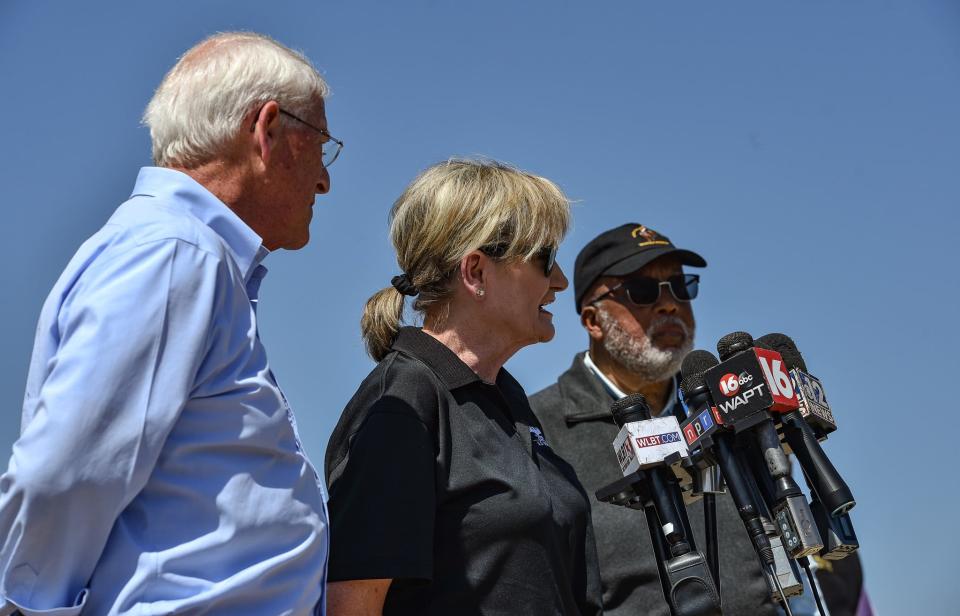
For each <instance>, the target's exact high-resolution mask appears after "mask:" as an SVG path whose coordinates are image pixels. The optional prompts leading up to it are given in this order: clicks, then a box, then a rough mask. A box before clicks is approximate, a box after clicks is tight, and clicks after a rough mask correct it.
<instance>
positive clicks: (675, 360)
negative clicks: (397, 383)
mask: <svg viewBox="0 0 960 616" xmlns="http://www.w3.org/2000/svg"><path fill="white" fill-rule="evenodd" d="M597 322H598V323H599V325H600V329H601V330H602V331H603V348H604V349H606V351H607V353H609V354H610V356H611V357H613V359H615V360H616V361H617V362H618V363H619V364H620V365H621V366H623V367H624V368H626V369H628V370H630V372H633V373H634V374H636V375H637V376H639V377H641V378H643V380H644V381H645V382H647V383H659V382H660V381H665V380H667V379H669V378H670V377H672V376H673V375H674V374H676V373H677V372H679V371H680V365H681V364H682V363H683V358H684V357H686V355H687V353H689V352H690V350H691V349H693V334H694V332H693V329H691V328H690V327H687V324H686V323H684V322H683V320H682V319H680V318H679V317H675V316H669V315H663V316H660V317H657V318H656V319H654V320H653V321H652V322H651V323H650V325H649V326H648V327H647V328H646V331H645V332H644V333H643V334H641V335H640V336H639V337H634V336H632V335H630V333H629V332H627V330H625V329H624V328H623V326H622V325H620V322H619V321H617V319H616V317H614V316H613V315H612V314H610V313H609V312H607V311H606V310H604V309H603V308H601V307H600V306H597ZM665 325H677V326H679V327H680V328H682V329H683V333H684V334H685V335H686V340H685V341H684V343H683V345H682V346H681V347H680V348H676V349H661V348H659V347H657V346H656V345H654V344H653V341H651V340H650V338H651V337H652V336H654V335H655V334H656V333H657V330H659V329H660V328H661V327H664V326H665Z"/></svg>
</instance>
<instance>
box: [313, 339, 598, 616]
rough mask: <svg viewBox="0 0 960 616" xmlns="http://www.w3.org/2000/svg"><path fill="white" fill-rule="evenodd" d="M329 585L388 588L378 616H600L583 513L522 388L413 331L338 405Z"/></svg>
mask: <svg viewBox="0 0 960 616" xmlns="http://www.w3.org/2000/svg"><path fill="white" fill-rule="evenodd" d="M326 477H327V483H328V485H329V486H330V502H329V510H330V532H331V543H330V547H331V551H330V569H329V576H328V579H329V581H331V582H336V581H342V580H359V579H376V578H392V579H393V583H392V584H391V585H390V589H389V591H388V593H387V597H386V602H385V605H384V611H383V613H384V614H385V615H391V614H417V615H428V614H438V615H439V614H443V615H444V616H448V615H451V614H457V615H460V614H490V615H498V614H523V615H525V616H537V615H541V614H542V615H543V616H547V615H550V616H555V615H557V614H590V615H593V614H599V613H600V612H601V608H600V586H599V573H598V570H597V564H596V549H595V547H594V542H593V534H592V527H591V524H590V503H589V499H588V497H587V494H586V493H585V492H584V490H583V487H582V486H581V485H580V483H579V482H578V481H577V478H576V475H575V473H574V471H573V469H572V468H571V467H570V465H568V464H567V463H566V462H564V461H563V460H562V459H561V458H560V457H558V456H557V455H556V454H555V453H554V452H553V451H552V450H551V449H550V447H549V446H547V444H546V442H545V441H544V440H543V437H542V432H541V429H540V424H539V422H538V421H537V419H536V418H535V416H534V415H533V412H532V411H531V410H530V406H529V404H528V402H527V396H526V394H525V393H524V391H523V388H522V387H521V386H520V384H519V383H517V381H516V380H514V378H513V377H512V376H510V374H509V373H508V372H507V371H506V370H505V369H501V370H500V373H499V375H498V376H497V382H496V384H488V383H484V382H483V381H482V380H481V379H480V378H479V377H478V376H477V375H476V373H474V372H473V371H472V370H471V369H470V368H469V367H468V366H467V365H466V364H464V363H463V362H462V361H461V360H460V359H459V358H458V357H457V356H456V355H455V354H454V353H453V352H452V351H450V350H449V349H448V348H447V347H446V346H444V345H443V344H441V343H440V342H438V341H437V340H436V339H434V338H433V337H431V336H429V335H428V334H425V333H423V332H422V331H421V330H420V329H417V328H413V327H405V328H403V329H401V331H400V333H399V335H398V336H397V339H396V341H395V342H394V344H393V348H392V351H391V352H390V354H389V355H387V356H386V357H385V358H384V359H383V361H381V362H380V363H379V364H378V365H377V367H376V368H375V369H374V370H373V372H372V373H371V374H370V375H369V376H368V377H367V378H366V379H365V380H364V381H363V383H362V384H361V385H360V388H359V389H358V390H357V393H356V394H355V395H354V396H353V398H352V399H351V400H350V402H349V404H347V407H346V409H345V410H344V411H343V415H342V416H341V417H340V422H339V423H338V424H337V427H336V429H335V430H334V432H333V435H332V436H331V437H330V442H329V443H328V445H327V453H326Z"/></svg>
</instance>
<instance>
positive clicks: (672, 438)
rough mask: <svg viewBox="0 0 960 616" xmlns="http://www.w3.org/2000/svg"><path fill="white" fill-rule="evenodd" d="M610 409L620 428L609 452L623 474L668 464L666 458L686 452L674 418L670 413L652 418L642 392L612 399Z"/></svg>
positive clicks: (681, 456)
mask: <svg viewBox="0 0 960 616" xmlns="http://www.w3.org/2000/svg"><path fill="white" fill-rule="evenodd" d="M610 412H611V413H612V414H613V421H614V423H616V424H617V426H618V427H619V428H620V432H619V433H617V437H616V438H615V439H614V441H613V451H614V453H616V454H617V461H618V462H619V463H620V471H621V472H622V473H623V475H624V476H627V475H630V474H631V473H633V472H635V471H638V470H641V469H648V468H654V467H657V466H662V465H664V464H670V461H668V459H671V461H672V459H674V458H677V459H679V458H685V457H687V455H688V454H689V450H688V449H687V445H686V443H685V442H684V440H683V437H682V436H681V434H680V424H679V422H678V421H677V418H676V417H674V416H673V415H666V416H663V417H656V418H652V417H651V413H650V406H649V404H647V399H646V398H645V397H644V396H643V394H632V395H630V396H627V397H626V398H621V399H620V400H617V401H615V402H614V403H613V405H611V407H610Z"/></svg>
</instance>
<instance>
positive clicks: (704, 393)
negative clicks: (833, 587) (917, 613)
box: [680, 350, 803, 609]
mask: <svg viewBox="0 0 960 616" xmlns="http://www.w3.org/2000/svg"><path fill="white" fill-rule="evenodd" d="M718 364H719V361H718V360H717V358H716V357H714V355H713V354H712V353H710V352H709V351H703V350H696V351H691V352H690V353H688V354H687V356H686V357H685V358H684V360H683V366H682V368H681V373H682V374H683V375H684V378H683V380H682V381H681V383H680V392H681V394H682V396H683V399H684V402H685V404H686V405H687V408H688V411H689V418H688V420H687V421H686V422H684V427H683V431H684V437H685V439H686V440H687V442H688V443H694V444H696V445H697V446H699V447H701V451H702V452H703V455H704V456H707V457H709V458H710V459H712V460H715V461H716V462H717V464H718V465H719V466H720V470H721V471H722V473H723V477H724V479H725V480H726V483H727V488H728V490H729V492H730V496H731V497H732V498H733V502H734V505H735V506H736V508H737V513H738V514H739V515H740V519H741V520H742V521H743V525H744V528H745V529H746V531H747V535H748V536H749V537H750V540H751V542H752V543H753V547H754V550H755V551H756V552H757V556H758V557H759V558H760V561H761V563H762V564H763V570H764V574H765V576H766V580H767V583H768V585H769V587H770V592H771V595H772V597H773V598H774V599H779V600H782V602H783V604H784V605H785V606H787V605H788V604H787V597H788V596H794V595H796V594H799V593H800V592H802V588H803V586H802V584H800V582H799V579H798V577H797V575H796V572H795V571H794V567H793V566H792V563H791V561H790V560H789V559H788V558H787V555H786V551H785V550H784V547H783V545H782V543H781V542H780V537H779V536H777V534H776V532H775V528H774V526H773V525H772V524H771V523H770V522H769V521H768V520H767V519H766V518H765V517H764V516H763V515H762V512H761V510H760V507H759V506H758V504H757V501H756V500H755V498H754V489H753V487H752V480H751V478H750V476H749V475H747V474H745V473H744V472H743V469H742V468H741V466H740V462H739V460H738V459H737V455H736V452H735V450H734V447H733V434H732V433H731V431H730V426H727V425H725V424H723V423H721V421H722V419H721V416H720V415H719V413H718V412H717V410H716V408H714V406H713V404H712V399H711V396H710V388H709V387H708V385H707V382H706V379H705V373H706V372H709V371H710V370H711V369H712V368H714V367H715V366H717V365H718ZM700 418H705V421H704V420H702V419H700ZM711 418H712V419H711ZM713 419H715V420H716V421H715V422H714V421H712V420H713ZM698 420H699V421H700V425H701V427H702V429H701V430H700V431H699V432H698V431H697V430H696V428H695V427H694V426H695V422H697V421H698ZM778 592H779V596H777V595H778ZM785 609H789V607H787V608H785Z"/></svg>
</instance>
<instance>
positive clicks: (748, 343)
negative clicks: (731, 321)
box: [717, 332, 753, 360]
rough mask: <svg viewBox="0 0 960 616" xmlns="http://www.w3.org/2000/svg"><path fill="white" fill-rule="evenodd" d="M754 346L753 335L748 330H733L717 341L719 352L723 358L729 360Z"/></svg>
mask: <svg viewBox="0 0 960 616" xmlns="http://www.w3.org/2000/svg"><path fill="white" fill-rule="evenodd" d="M752 346H753V336H751V335H750V334H748V333H747V332H732V333H729V334H727V335H726V336H724V337H723V338H721V339H720V340H718V341H717V353H718V354H719V355H720V359H721V360H727V359H729V358H730V357H731V356H733V355H736V354H737V353H739V352H740V351H746V350H747V349H749V348H750V347H752Z"/></svg>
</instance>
